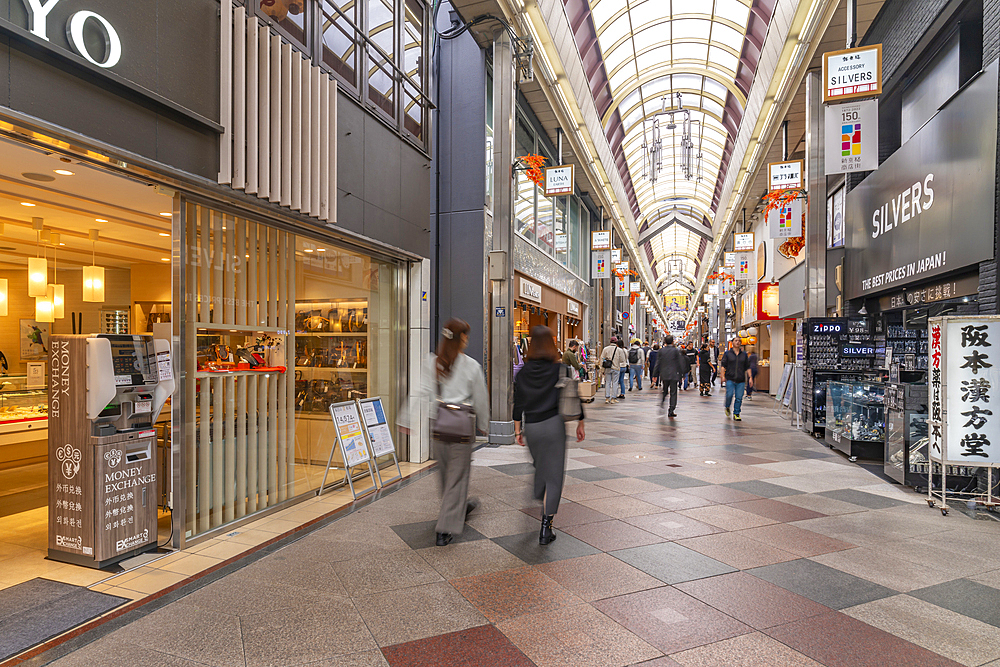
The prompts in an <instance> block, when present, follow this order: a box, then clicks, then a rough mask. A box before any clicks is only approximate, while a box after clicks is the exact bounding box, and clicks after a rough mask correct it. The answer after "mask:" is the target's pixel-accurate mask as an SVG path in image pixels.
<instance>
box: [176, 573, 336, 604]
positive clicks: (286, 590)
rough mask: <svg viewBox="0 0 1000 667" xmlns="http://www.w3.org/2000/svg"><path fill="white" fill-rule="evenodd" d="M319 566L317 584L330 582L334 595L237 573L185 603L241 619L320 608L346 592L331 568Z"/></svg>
mask: <svg viewBox="0 0 1000 667" xmlns="http://www.w3.org/2000/svg"><path fill="white" fill-rule="evenodd" d="M316 565H317V568H316V569H321V570H322V572H321V573H318V575H317V577H316V581H317V584H319V585H320V586H322V584H321V583H320V582H321V581H323V580H326V581H328V582H329V583H330V585H329V590H330V591H331V593H327V592H325V591H323V590H315V589H313V590H310V589H309V588H300V587H298V586H290V585H288V584H286V583H278V582H270V581H262V580H261V579H258V578H252V577H248V576H245V575H243V576H240V575H242V572H234V573H233V574H231V575H229V576H227V577H223V578H221V579H219V580H218V581H215V582H213V583H211V584H209V585H208V586H205V587H204V588H200V589H198V590H196V591H195V592H194V593H192V594H191V595H188V596H186V597H185V598H184V602H185V604H191V605H194V606H196V607H200V608H201V609H207V610H208V611H215V612H218V613H220V614H235V615H238V616H242V615H244V614H259V613H265V612H274V611H278V610H281V609H292V608H296V607H302V606H307V607H315V608H319V607H322V606H325V605H326V604H327V603H328V602H329V601H330V598H331V597H335V596H337V595H338V594H339V595H341V596H343V595H345V592H344V587H343V585H341V583H340V580H339V578H338V577H337V575H336V573H335V572H334V571H333V569H332V568H331V567H330V566H326V567H323V565H325V564H323V563H317V564H316ZM296 569H305V568H296ZM310 569H313V568H310ZM314 571H315V570H314Z"/></svg>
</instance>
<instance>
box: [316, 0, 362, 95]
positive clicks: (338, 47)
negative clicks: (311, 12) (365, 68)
mask: <svg viewBox="0 0 1000 667" xmlns="http://www.w3.org/2000/svg"><path fill="white" fill-rule="evenodd" d="M322 10H323V17H322V24H321V28H320V29H321V30H322V34H323V62H325V63H326V64H327V65H329V66H330V67H331V68H333V71H334V72H336V73H337V74H338V75H339V76H340V79H341V80H342V81H343V82H345V83H347V84H348V85H350V86H351V87H355V86H357V80H356V70H357V57H358V56H357V46H356V45H357V42H358V35H357V33H356V32H355V30H354V27H353V26H354V25H357V20H358V19H357V5H356V3H355V2H354V0H347V1H346V2H344V1H343V0H336V1H335V0H323V4H322ZM352 24H353V25H352Z"/></svg>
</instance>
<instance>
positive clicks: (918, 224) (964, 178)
mask: <svg viewBox="0 0 1000 667" xmlns="http://www.w3.org/2000/svg"><path fill="white" fill-rule="evenodd" d="M997 69H998V68H997V64H996V63H995V62H994V63H993V64H992V65H990V66H988V67H987V68H986V69H985V71H984V72H983V73H982V74H980V75H979V76H978V77H977V78H975V79H973V80H972V81H971V82H970V83H969V84H968V85H967V86H966V87H965V89H964V90H962V92H960V93H959V94H958V95H956V96H954V97H953V98H952V99H951V100H949V101H948V103H947V104H946V105H945V106H944V107H943V108H942V109H941V110H940V111H938V112H937V114H935V115H934V117H933V118H931V119H930V120H929V121H927V124H925V125H924V126H923V127H922V128H920V130H919V131H918V132H917V133H916V134H914V135H913V137H911V138H910V140H909V141H907V142H906V143H905V144H903V145H902V146H901V147H900V148H899V149H898V150H897V151H896V152H895V153H893V154H892V155H891V156H890V157H889V159H887V160H886V161H885V162H883V163H882V164H881V165H880V166H879V169H878V171H876V172H873V173H872V174H871V175H869V176H868V177H867V178H866V179H865V180H863V181H862V182H861V183H860V184H859V185H858V186H857V187H855V188H854V189H853V190H851V191H850V192H848V193H847V206H846V209H847V211H846V212H847V216H846V221H847V227H848V229H847V232H848V233H847V242H846V246H847V257H846V260H845V269H846V271H845V273H846V284H845V286H844V287H845V289H844V292H845V294H846V295H847V298H849V299H854V298H857V297H859V296H864V295H868V294H875V293H879V292H884V291H887V290H897V291H898V290H899V289H900V288H901V287H902V286H904V285H907V284H912V283H916V282H920V281H924V280H927V279H928V278H932V277H934V276H938V275H941V274H944V273H949V272H953V271H956V270H959V269H962V268H964V267H968V266H972V265H975V264H977V263H979V262H982V261H985V260H988V259H992V258H993V226H994V203H995V190H996V134H997V112H996V109H997Z"/></svg>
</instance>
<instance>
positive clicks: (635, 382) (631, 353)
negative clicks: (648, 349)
mask: <svg viewBox="0 0 1000 667" xmlns="http://www.w3.org/2000/svg"><path fill="white" fill-rule="evenodd" d="M645 365H646V353H645V352H644V351H643V349H642V345H641V344H640V343H639V339H638V338H636V339H635V340H633V341H632V346H631V347H629V349H628V390H629V391H632V389H633V386H634V387H635V389H636V390H638V391H642V369H643V367H645Z"/></svg>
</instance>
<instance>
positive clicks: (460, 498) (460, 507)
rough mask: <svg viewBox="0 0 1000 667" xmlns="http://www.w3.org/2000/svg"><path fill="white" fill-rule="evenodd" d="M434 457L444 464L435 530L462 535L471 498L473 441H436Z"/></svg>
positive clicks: (440, 463)
mask: <svg viewBox="0 0 1000 667" xmlns="http://www.w3.org/2000/svg"><path fill="white" fill-rule="evenodd" d="M433 445H434V458H435V459H437V462H438V465H440V466H441V475H440V476H439V477H440V480H441V511H440V512H439V513H438V522H437V527H436V528H435V530H436V531H437V532H439V533H451V534H452V535H461V534H462V530H463V529H464V528H465V506H466V503H468V501H469V473H470V468H471V466H472V443H469V444H464V443H455V442H440V441H438V440H434V441H433Z"/></svg>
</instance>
